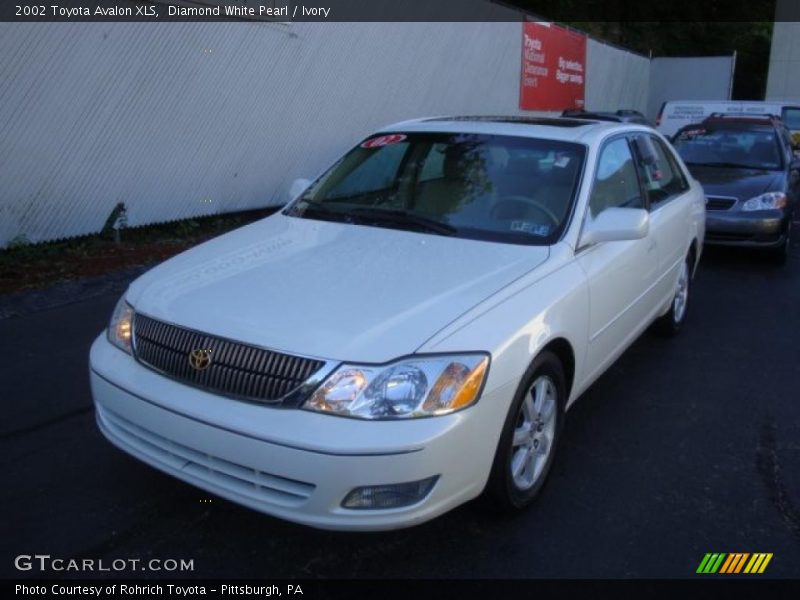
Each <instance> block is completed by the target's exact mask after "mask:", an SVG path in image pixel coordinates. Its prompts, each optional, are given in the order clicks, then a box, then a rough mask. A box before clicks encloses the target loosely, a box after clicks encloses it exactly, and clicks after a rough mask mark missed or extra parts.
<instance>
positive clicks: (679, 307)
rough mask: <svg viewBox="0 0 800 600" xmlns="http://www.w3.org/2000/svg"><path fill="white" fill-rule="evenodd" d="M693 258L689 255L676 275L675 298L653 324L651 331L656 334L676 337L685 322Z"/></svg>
mask: <svg viewBox="0 0 800 600" xmlns="http://www.w3.org/2000/svg"><path fill="white" fill-rule="evenodd" d="M693 262H694V258H693V257H692V255H691V254H690V255H689V256H687V257H686V260H685V261H683V265H681V271H680V273H679V274H678V283H677V285H676V286H675V296H673V298H672V304H671V305H670V307H669V311H667V314H665V315H664V316H662V317H659V318H658V319H657V320H656V322H655V323H654V324H653V329H654V331H655V332H656V333H658V334H661V335H665V336H673V335H677V334H678V333H679V332H680V330H681V328H682V327H683V323H684V322H685V321H686V313H687V311H688V310H689V288H690V285H691V281H692V263H693Z"/></svg>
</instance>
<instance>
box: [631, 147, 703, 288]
mask: <svg viewBox="0 0 800 600" xmlns="http://www.w3.org/2000/svg"><path fill="white" fill-rule="evenodd" d="M633 139H634V140H636V141H635V143H634V144H633V149H634V158H635V161H636V170H637V173H638V175H639V179H640V181H641V183H642V188H643V190H644V193H645V196H646V197H647V204H648V206H649V207H650V232H651V234H652V235H653V236H655V242H656V245H657V246H658V263H659V267H658V276H657V280H656V288H655V289H656V295H657V297H658V298H660V299H661V301H662V302H663V301H666V300H671V299H672V296H673V294H674V291H675V285H676V283H677V281H678V274H679V271H680V267H681V265H682V264H683V261H684V260H685V259H686V252H687V250H688V246H689V241H690V237H689V236H690V235H691V231H692V211H691V206H690V205H691V202H692V199H691V198H690V195H689V193H690V189H691V188H690V186H689V181H688V179H687V178H686V175H685V174H684V173H683V171H682V169H681V168H680V166H679V164H678V162H677V160H675V157H674V155H673V154H672V150H671V149H670V148H669V147H668V146H667V145H666V144H664V143H663V142H662V141H661V140H660V139H659V138H658V137H656V136H654V135H652V134H649V133H640V134H636V135H635V136H633Z"/></svg>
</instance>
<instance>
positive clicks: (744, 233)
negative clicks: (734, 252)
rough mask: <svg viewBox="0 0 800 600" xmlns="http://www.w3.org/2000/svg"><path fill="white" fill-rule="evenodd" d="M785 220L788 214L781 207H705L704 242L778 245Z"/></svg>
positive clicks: (784, 228) (760, 245) (758, 245)
mask: <svg viewBox="0 0 800 600" xmlns="http://www.w3.org/2000/svg"><path fill="white" fill-rule="evenodd" d="M788 223H789V215H788V213H786V212H784V211H782V210H762V211H754V212H749V213H747V212H741V211H707V212H706V237H705V243H706V244H714V245H720V246H747V247H753V248H775V247H780V246H781V245H782V244H783V243H784V241H785V235H786V229H787V227H788Z"/></svg>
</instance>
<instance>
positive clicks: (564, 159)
mask: <svg viewBox="0 0 800 600" xmlns="http://www.w3.org/2000/svg"><path fill="white" fill-rule="evenodd" d="M569 161H570V158H569V156H567V155H566V154H559V155H558V156H557V157H556V160H555V162H554V163H553V166H554V167H558V168H559V169H563V168H564V167H566V166H567V165H568V164H569Z"/></svg>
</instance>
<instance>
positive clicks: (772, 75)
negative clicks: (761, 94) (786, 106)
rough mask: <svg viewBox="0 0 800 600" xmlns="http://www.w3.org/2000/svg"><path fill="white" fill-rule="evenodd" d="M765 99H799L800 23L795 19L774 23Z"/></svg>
mask: <svg viewBox="0 0 800 600" xmlns="http://www.w3.org/2000/svg"><path fill="white" fill-rule="evenodd" d="M766 99H767V100H798V101H800V23H798V22H797V21H784V22H776V23H775V24H774V27H773V30H772V49H771V51H770V55H769V76H768V77H767V94H766Z"/></svg>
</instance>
